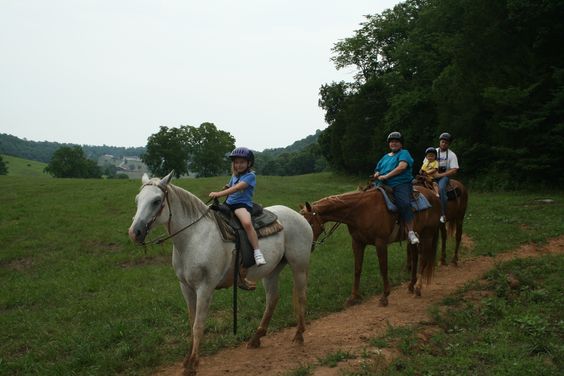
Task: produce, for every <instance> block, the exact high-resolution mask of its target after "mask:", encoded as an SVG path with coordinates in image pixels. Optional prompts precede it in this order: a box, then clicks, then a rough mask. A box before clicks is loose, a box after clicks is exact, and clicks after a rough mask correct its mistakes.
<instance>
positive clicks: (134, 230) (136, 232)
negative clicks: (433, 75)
mask: <svg viewBox="0 0 564 376" xmlns="http://www.w3.org/2000/svg"><path fill="white" fill-rule="evenodd" d="M128 234H129V238H130V239H131V240H132V241H133V242H134V243H142V242H143V240H145V233H144V231H142V230H141V229H140V227H138V226H131V227H130V228H129V231H128Z"/></svg>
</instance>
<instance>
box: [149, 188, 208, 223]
mask: <svg viewBox="0 0 564 376" xmlns="http://www.w3.org/2000/svg"><path fill="white" fill-rule="evenodd" d="M145 185H154V186H157V187H161V186H162V185H161V184H160V180H159V179H157V178H153V179H151V180H150V181H149V182H148V183H146V184H145ZM167 190H168V192H169V193H168V194H169V195H173V196H176V198H178V201H179V202H180V204H181V205H180V206H181V207H182V210H183V211H184V213H185V214H186V215H187V216H188V217H189V218H194V217H199V216H201V215H202V214H204V212H205V210H207V206H206V204H205V203H204V202H202V200H200V199H199V198H198V197H196V196H195V195H194V194H192V193H190V192H188V191H187V190H185V189H184V188H181V187H178V186H176V185H173V184H168V185H167ZM208 216H211V214H210V213H208Z"/></svg>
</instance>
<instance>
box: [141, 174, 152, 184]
mask: <svg viewBox="0 0 564 376" xmlns="http://www.w3.org/2000/svg"><path fill="white" fill-rule="evenodd" d="M149 180H150V179H149V175H147V173H144V174H143V176H142V177H141V183H143V184H147V183H148V182H149Z"/></svg>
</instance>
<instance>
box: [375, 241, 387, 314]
mask: <svg viewBox="0 0 564 376" xmlns="http://www.w3.org/2000/svg"><path fill="white" fill-rule="evenodd" d="M376 253H377V254H378V265H379V266H380V275H381V276H382V281H383V282H384V292H383V293H382V297H381V298H380V305H381V306H382V307H385V306H387V305H388V296H389V295H390V280H389V279H388V246H387V245H386V244H385V243H383V242H382V243H379V244H376Z"/></svg>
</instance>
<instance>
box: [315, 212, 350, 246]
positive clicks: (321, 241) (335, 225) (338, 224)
mask: <svg viewBox="0 0 564 376" xmlns="http://www.w3.org/2000/svg"><path fill="white" fill-rule="evenodd" d="M312 209H313V208H312ZM310 213H311V216H312V217H316V216H317V217H318V218H319V217H320V215H319V213H317V212H316V211H313V210H312V211H311V212H310ZM319 221H321V219H319ZM342 223H343V222H335V223H333V226H331V228H330V229H329V231H325V224H324V223H321V224H320V227H321V229H322V232H321V234H322V235H323V237H322V238H321V240H320V239H318V240H314V241H312V242H311V246H312V248H313V247H315V246H317V245H323V243H325V241H326V240H327V239H328V238H329V237H330V236H331V235H333V233H334V232H335V230H337V228H338V227H339V226H340V225H341V224H342ZM310 225H311V227H312V228H313V223H311V224H310Z"/></svg>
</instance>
